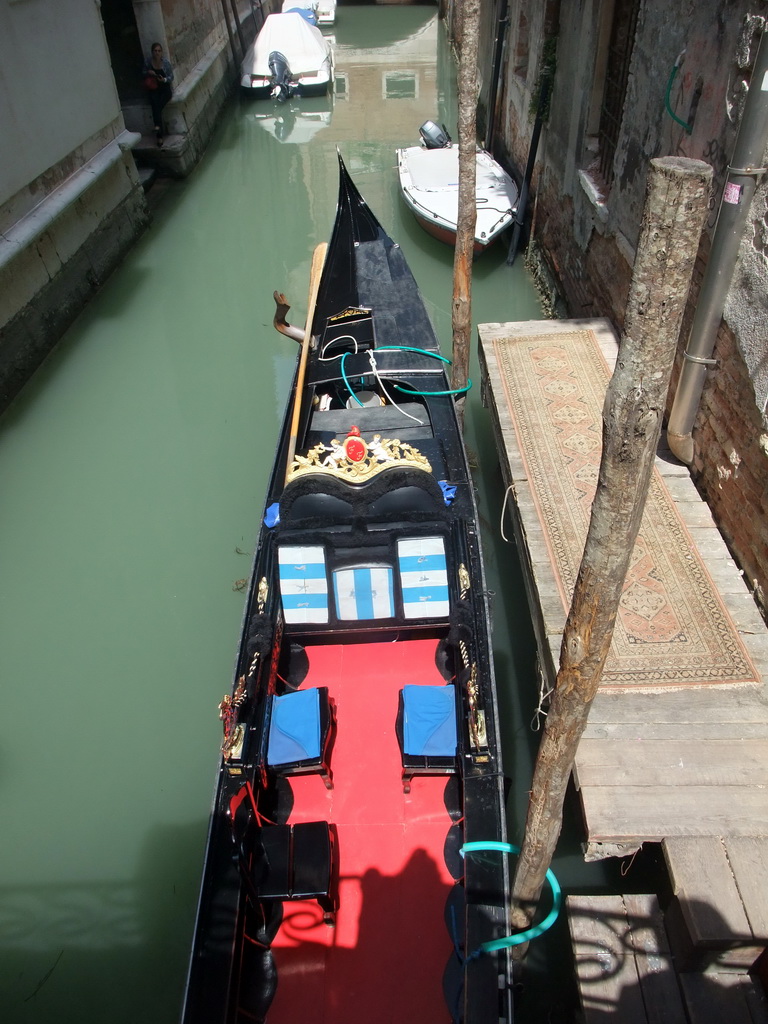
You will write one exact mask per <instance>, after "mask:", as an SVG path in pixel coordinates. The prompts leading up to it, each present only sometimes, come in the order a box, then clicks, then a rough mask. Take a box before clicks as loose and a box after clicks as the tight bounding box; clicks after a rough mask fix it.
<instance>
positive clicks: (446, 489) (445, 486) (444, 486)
mask: <svg viewBox="0 0 768 1024" xmlns="http://www.w3.org/2000/svg"><path fill="white" fill-rule="evenodd" d="M437 482H438V483H439V484H440V490H441V491H442V492H443V501H444V502H445V504H446V505H450V504H451V502H452V501H453V499H454V498H455V497H456V485H455V484H449V483H448V481H447V480H438V481H437Z"/></svg>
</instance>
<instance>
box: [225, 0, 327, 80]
mask: <svg viewBox="0 0 768 1024" xmlns="http://www.w3.org/2000/svg"><path fill="white" fill-rule="evenodd" d="M333 79H334V61H333V47H332V45H331V43H330V41H329V40H328V39H327V38H326V37H325V36H324V35H323V33H322V32H321V31H320V29H319V28H317V27H316V26H315V25H310V24H309V22H308V21H306V19H305V18H303V17H302V15H301V14H299V13H298V12H296V11H289V12H287V13H285V14H270V15H269V16H268V18H267V19H266V21H265V22H264V25H263V26H262V29H261V31H260V32H259V34H258V36H257V37H256V39H255V40H254V42H253V43H252V44H251V46H250V48H249V49H248V52H247V53H246V55H245V58H244V60H243V62H242V64H241V67H240V85H241V86H242V87H243V88H244V89H247V90H248V91H249V92H255V93H256V94H258V95H264V96H270V95H271V96H273V97H275V98H276V99H279V100H287V99H290V98H291V97H292V96H321V95H324V94H325V93H326V92H327V91H328V89H329V88H330V87H332V86H333Z"/></svg>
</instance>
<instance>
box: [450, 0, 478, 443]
mask: <svg viewBox="0 0 768 1024" xmlns="http://www.w3.org/2000/svg"><path fill="white" fill-rule="evenodd" d="M460 10H461V51H460V54H459V72H458V83H457V84H458V92H459V216H458V220H457V223H456V247H455V249H454V251H453V302H452V306H451V310H452V315H451V323H452V328H453V353H452V355H453V369H452V372H451V387H452V388H456V389H461V388H464V387H466V386H467V381H468V380H469V344H470V337H471V334H472V259H473V255H474V248H475V225H476V223H477V205H476V201H475V194H476V192H475V181H476V177H477V165H476V157H475V152H476V148H477V48H478V32H479V23H480V2H479V0H462V2H461V7H460ZM464 401H465V396H464V395H461V396H460V398H459V399H458V400H457V412H458V416H459V422H460V423H462V424H463V421H464Z"/></svg>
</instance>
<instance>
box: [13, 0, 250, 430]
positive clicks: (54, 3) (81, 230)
mask: <svg viewBox="0 0 768 1024" xmlns="http://www.w3.org/2000/svg"><path fill="white" fill-rule="evenodd" d="M104 2H106V0H104ZM132 5H133V14H134V16H135V19H136V27H137V29H138V32H139V36H140V39H141V43H142V47H143V49H144V50H145V51H146V53H147V54H148V53H149V49H150V45H151V43H152V42H153V41H154V40H159V41H160V42H161V43H162V44H163V46H164V47H165V48H166V50H167V52H168V54H169V55H170V58H171V60H172V63H173V65H174V70H175V76H176V80H175V88H174V96H173V99H172V101H171V103H170V104H169V105H168V107H167V108H166V110H167V114H166V117H167V120H168V122H169V125H168V127H169V130H170V131H171V132H175V133H177V136H178V141H177V144H176V145H175V146H169V147H168V149H167V151H166V150H159V149H156V148H155V150H154V152H156V154H158V155H159V154H166V155H165V157H164V159H165V160H166V161H167V167H166V170H168V171H170V172H171V173H175V174H178V175H184V174H188V173H189V172H190V171H191V170H192V168H193V167H194V166H195V164H196V163H197V161H198V160H199V158H200V156H201V155H202V152H203V150H204V149H205V146H206V144H207V142H208V139H209V138H210V136H211V134H212V132H213V130H214V126H215V122H216V119H217V117H218V115H219V113H220V111H221V108H222V106H223V105H224V103H225V102H226V99H227V96H228V95H229V93H230V91H231V89H232V87H233V84H234V82H235V78H236V69H235V55H234V54H233V53H232V46H231V44H230V38H229V34H228V32H227V27H226V24H225V22H224V16H223V9H222V5H221V0H132ZM238 6H239V9H240V13H241V19H242V20H243V22H244V34H245V43H246V45H247V43H248V42H250V39H251V38H252V37H253V34H254V33H255V26H254V24H253V18H252V17H251V16H250V11H251V8H250V4H249V3H246V2H245V0H241V2H240V3H239V5H238ZM267 7H269V5H267ZM129 13H130V12H129ZM228 16H229V17H231V5H229V6H228ZM234 41H235V49H236V52H237V47H238V46H239V45H240V44H239V39H238V37H237V35H235V36H234ZM0 77H1V78H2V82H3V88H2V89H1V90H0V137H1V138H2V147H0V412H2V411H3V410H4V409H5V408H6V407H7V405H8V404H9V403H10V402H11V401H12V399H13V397H14V396H15V395H16V394H17V393H18V391H19V390H20V388H21V387H22V386H23V384H24V383H25V381H26V380H27V379H28V378H29V377H30V376H31V375H32V373H34V371H35V369H36V368H37V367H38V366H39V365H40V363H41V362H42V360H43V359H44V358H45V356H46V355H47V353H48V352H49V351H50V350H51V349H52V348H53V347H54V346H55V344H56V343H57V341H58V340H59V338H60V337H61V335H62V333H63V332H64V331H65V330H66V329H67V327H68V326H69V325H70V324H71V323H72V321H73V319H74V318H75V317H76V316H77V314H78V313H79V312H80V310H81V309H82V308H83V306H84V305H85V303H86V302H87V301H88V300H89V299H90V298H91V297H92V295H93V294H94V292H95V291H96V289H97V288H99V287H100V285H101V284H102V283H103V281H104V280H105V279H106V278H107V277H108V275H109V274H110V273H111V271H112V270H113V269H114V267H115V266H116V265H117V264H118V263H119V261H120V260H121V259H122V257H123V255H124V254H125V252H126V251H127V249H128V248H129V247H130V246H131V245H132V243H133V241H134V240H135V238H136V237H137V236H138V235H139V234H140V233H141V232H142V231H143V230H144V228H145V227H146V225H147V223H148V220H149V214H148V210H147V206H146V202H145V198H144V192H143V189H142V187H141V184H140V181H139V175H138V172H137V170H136V163H135V160H134V158H133V155H132V153H131V147H132V146H135V145H136V144H137V143H138V141H139V134H138V133H139V132H140V131H141V130H142V127H141V126H142V123H143V121H144V120H145V119H146V117H147V116H148V109H149V108H148V104H146V102H145V101H144V97H143V96H142V97H141V100H140V102H138V103H136V104H133V105H132V104H131V102H130V101H129V102H128V103H127V104H126V106H125V107H124V108H123V109H121V106H120V101H119V99H118V95H117V88H116V85H115V78H114V74H113V69H112V61H111V55H110V52H109V48H108V45H107V41H106V38H105V32H104V27H103V25H102V20H101V14H100V4H99V3H98V2H97V0H19V2H14V3H9V2H8V0H3V2H2V3H0ZM133 114H135V117H136V121H135V123H134V121H133V120H132V115H133ZM126 124H128V126H129V127H130V128H132V129H134V131H128V130H126Z"/></svg>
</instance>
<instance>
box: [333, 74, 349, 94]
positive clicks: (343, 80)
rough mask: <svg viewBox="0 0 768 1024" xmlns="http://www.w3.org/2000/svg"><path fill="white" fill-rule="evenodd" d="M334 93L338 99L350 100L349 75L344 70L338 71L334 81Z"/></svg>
mask: <svg viewBox="0 0 768 1024" xmlns="http://www.w3.org/2000/svg"><path fill="white" fill-rule="evenodd" d="M333 91H334V93H335V95H336V98H337V99H340V100H348V99H349V77H348V76H347V75H345V74H343V73H342V72H339V71H337V72H336V75H335V82H334V90H333Z"/></svg>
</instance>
